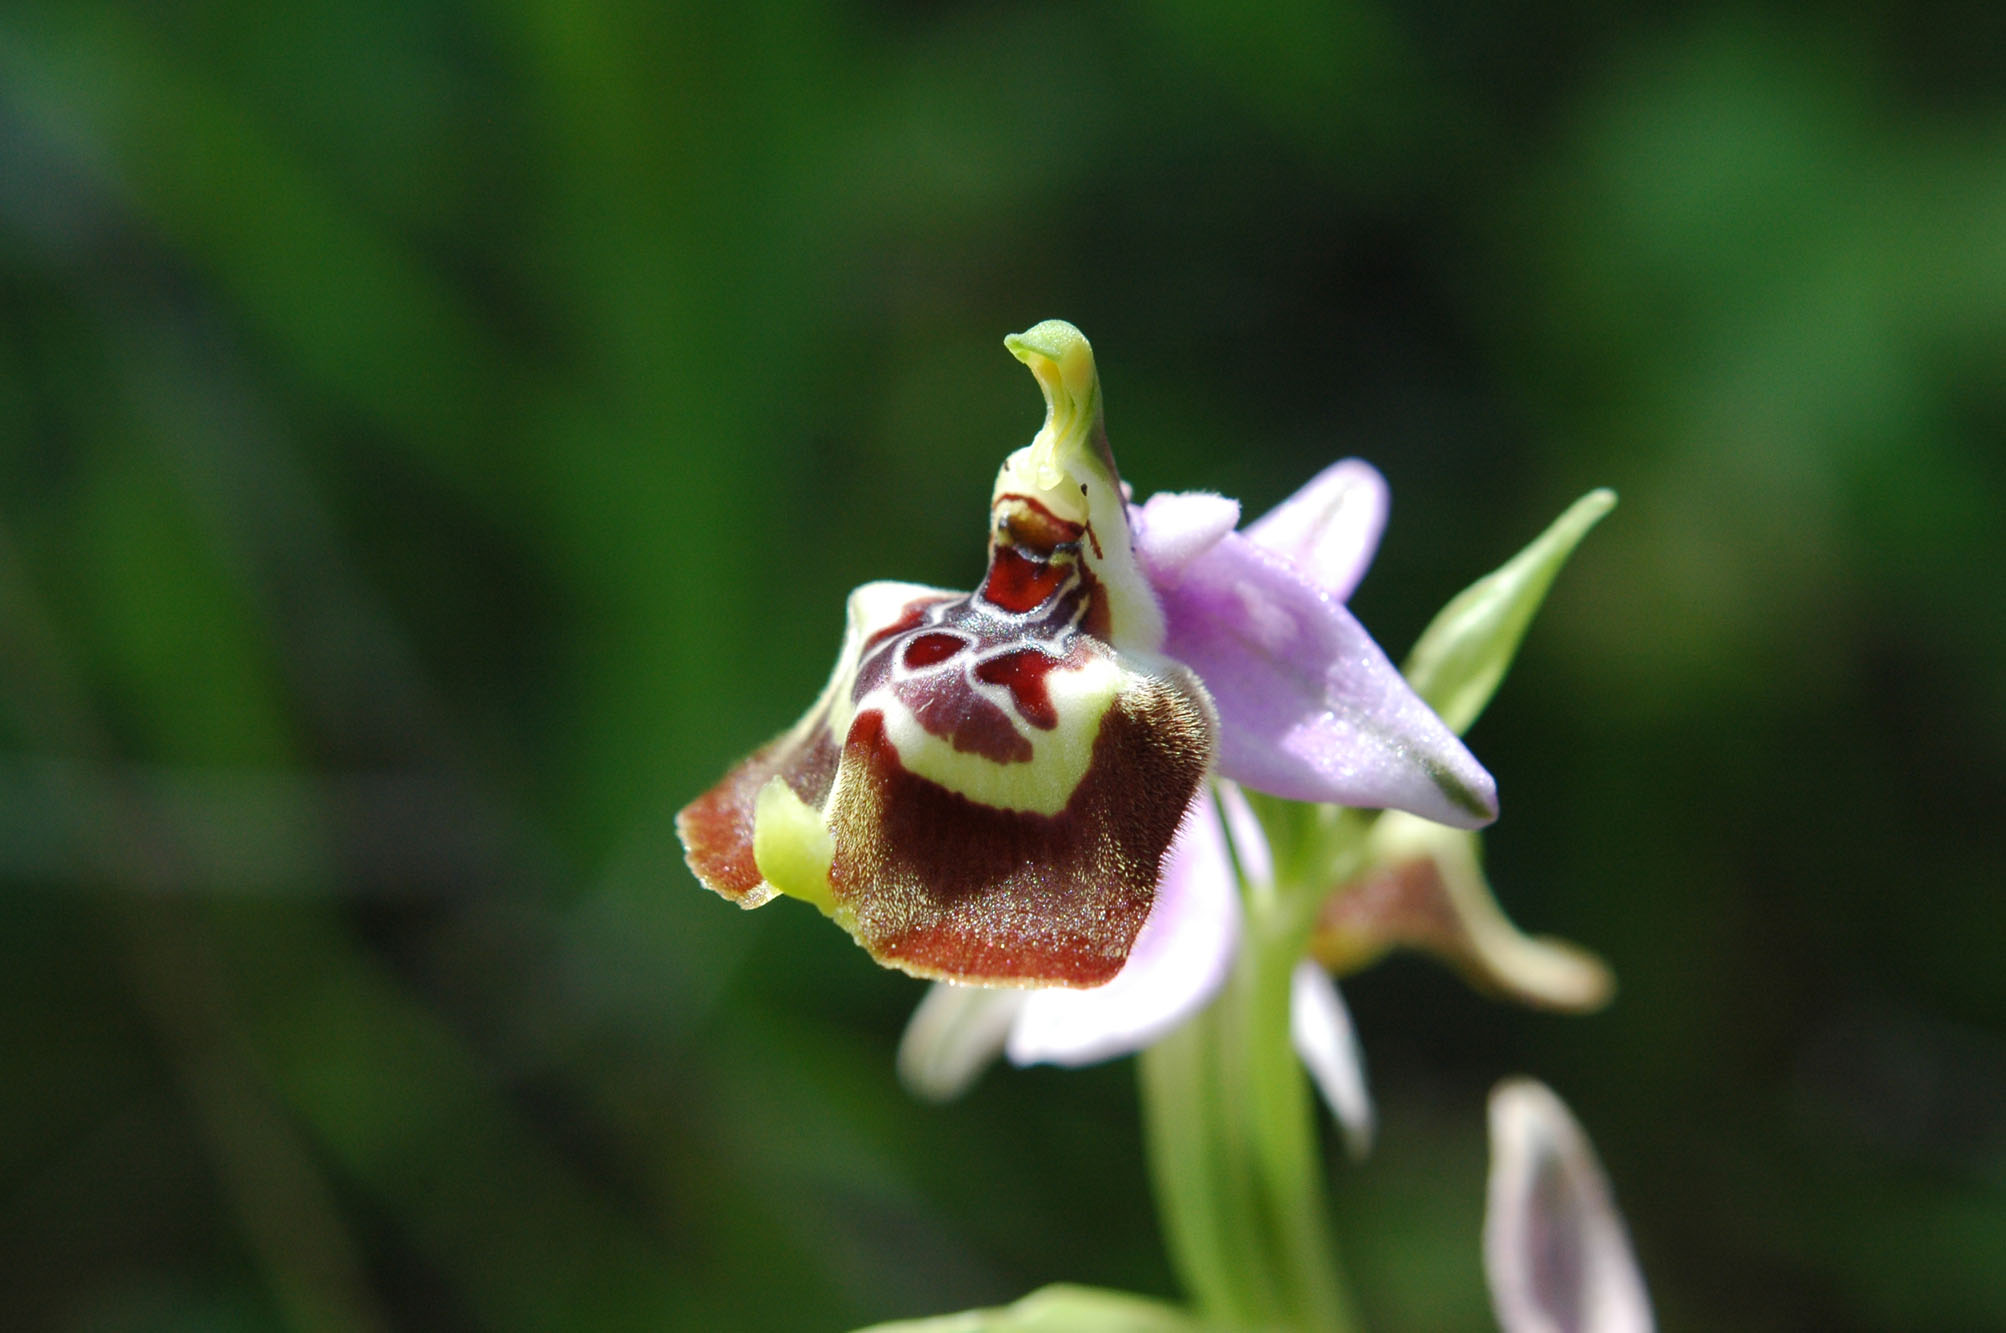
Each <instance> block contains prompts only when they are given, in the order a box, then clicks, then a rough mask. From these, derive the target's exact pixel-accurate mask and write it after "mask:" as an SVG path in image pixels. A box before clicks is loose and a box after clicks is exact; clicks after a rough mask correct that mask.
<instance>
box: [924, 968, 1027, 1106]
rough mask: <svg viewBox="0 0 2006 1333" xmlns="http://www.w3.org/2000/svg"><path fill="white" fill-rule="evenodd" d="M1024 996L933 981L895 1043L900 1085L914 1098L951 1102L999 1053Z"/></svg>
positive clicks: (1017, 991) (965, 1090)
mask: <svg viewBox="0 0 2006 1333" xmlns="http://www.w3.org/2000/svg"><path fill="white" fill-rule="evenodd" d="M1030 994H1031V993H1030V992H1029V991H1022V990H1004V989H991V988H989V987H986V986H957V985H951V984H949V983H947V982H943V981H937V982H935V983H934V984H933V985H931V986H929V987H927V991H926V998H925V999H923V1000H921V1001H920V1002H919V1008H917V1009H915V1010H913V1012H912V1018H911V1019H910V1020H908V1021H907V1023H906V1026H905V1035H904V1036H903V1037H901V1038H899V1054H898V1069H899V1079H900V1080H901V1081H902V1082H903V1083H904V1084H905V1085H906V1087H907V1088H908V1089H909V1090H910V1091H911V1092H912V1093H913V1094H914V1095H915V1096H918V1097H923V1098H925V1099H926V1100H927V1101H931V1102H945V1101H952V1100H953V1099H954V1098H956V1097H959V1096H960V1095H961V1094H962V1093H964V1092H967V1091H968V1089H969V1088H970V1087H972V1086H974V1083H975V1080H976V1079H977V1078H980V1077H981V1075H982V1071H983V1070H985V1069H987V1068H988V1067H989V1066H990V1064H992V1063H993V1062H994V1061H995V1059H996V1057H997V1056H999V1055H1001V1054H1002V1053H1003V1041H1004V1038H1005V1037H1006V1036H1007V1035H1008V1034H1009V1032H1010V1025H1011V1024H1012V1023H1014V1022H1016V1021H1017V1014H1018V1012H1019V1011H1020V1010H1021V1009H1022V1008H1023V1007H1024V1001H1025V1000H1026V999H1028V998H1029V997H1030Z"/></svg>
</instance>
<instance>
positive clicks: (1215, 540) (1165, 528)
mask: <svg viewBox="0 0 2006 1333" xmlns="http://www.w3.org/2000/svg"><path fill="white" fill-rule="evenodd" d="M1239 521H1240V502H1239V501H1238V500H1229V499H1227V498H1226V497H1225V496H1223V495H1213V494H1211V493H1210V492H1208V491H1163V492H1159V493H1158V494H1156V495H1152V496H1150V497H1149V501H1148V503H1146V504H1142V505H1130V506H1129V510H1128V523H1129V533H1130V537H1131V539H1132V540H1133V541H1134V543H1135V551H1136V555H1137V557H1138V558H1139V559H1142V560H1144V561H1146V562H1147V563H1148V565H1149V567H1150V568H1153V569H1155V570H1157V571H1159V572H1160V573H1161V574H1163V575H1164V576H1167V577H1176V576H1178V575H1180V574H1181V573H1182V572H1183V570H1184V567H1185V566H1186V565H1189V564H1190V563H1191V562H1192V561H1193V560H1196V559H1197V558H1198V557H1199V556H1201V555H1203V554H1205V552H1207V551H1209V550H1211V549H1212V548H1213V547H1214V546H1217V545H1218V544H1219V542H1220V540H1221V539H1223V538H1224V537H1225V536H1226V534H1227V533H1229V532H1231V531H1232V530H1233V525H1234V524H1236V523H1238V522H1239Z"/></svg>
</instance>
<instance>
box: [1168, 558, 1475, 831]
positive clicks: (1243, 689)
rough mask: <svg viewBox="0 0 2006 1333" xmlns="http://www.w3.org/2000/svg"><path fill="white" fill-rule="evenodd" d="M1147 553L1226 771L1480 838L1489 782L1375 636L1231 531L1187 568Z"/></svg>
mask: <svg viewBox="0 0 2006 1333" xmlns="http://www.w3.org/2000/svg"><path fill="white" fill-rule="evenodd" d="M1147 536H1148V530H1147V527H1145V529H1144V537H1145V540H1144V541H1142V542H1141V543H1140V544H1139V545H1138V550H1137V554H1138V555H1139V556H1140V557H1141V560H1142V566H1143V570H1144V572H1145V573H1146V574H1147V575H1148V576H1149V579H1150V582H1151V583H1152V584H1153V585H1154V586H1155V588H1156V594H1157V597H1158V598H1159V600H1160V601H1161V602H1162V604H1163V612H1164V619H1165V622H1166V626H1167V629H1168V634H1167V636H1166V638H1165V641H1164V651H1165V652H1166V653H1168V654H1170V655H1171V656H1172V657H1175V658H1177V659H1178V660H1179V661H1181V662H1184V663H1185V664H1186V665H1188V666H1190V667H1192V668H1193V669H1194V670H1196V671H1197V672H1198V674H1199V675H1200V676H1201V677H1202V678H1203V679H1204V682H1205V686H1206V688H1207V689H1208V690H1209V691H1210V692H1211V694H1212V701H1213V703H1214V704H1216V705H1217V706H1218V710H1219V724H1220V725H1219V762H1218V771H1219V772H1220V773H1222V774H1224V775H1225V776H1226V777H1229V778H1232V779H1233V780H1235V781H1236V782H1242V783H1245V784H1246V785H1247V786H1249V787H1253V788H1256V789H1257V790H1260V791H1265V792H1270V793H1272V794H1273V795H1276V796H1280V797H1283V798H1285V799H1287V800H1292V801H1320V802H1328V803H1331V804H1335V805H1355V806H1368V807H1388V808H1392V809H1398V810H1407V811H1410V812H1412V813H1414V814H1417V815H1420V816H1422V817H1423V818H1425V819H1433V820H1437V821H1439V822H1441V823H1444V824H1453V825H1455V826H1457V827H1459V828H1477V827H1480V826H1482V825H1484V824H1487V823H1489V822H1490V821H1491V820H1492V819H1495V818H1496V817H1497V785H1496V783H1495V782H1493V781H1492V779H1491V775H1490V774H1489V773H1487V772H1485V771H1484V769H1483V766H1482V765H1480V764H1479V763H1477V761H1476V759H1475V758H1474V757H1473V756H1472V755H1471V754H1470V752H1469V751H1468V750H1466V749H1465V748H1463V743H1462V742H1461V741H1460V740H1458V739H1456V736H1455V734H1454V733H1453V732H1451V731H1450V730H1449V728H1448V727H1447V726H1445V725H1444V724H1443V722H1442V720H1441V719H1440V718H1439V717H1436V716H1435V714H1434V713H1433V712H1432V711H1431V710H1430V709H1429V707H1428V705H1427V704H1425V703H1423V702H1422V701H1421V698H1420V696H1418V695H1416V694H1415V693H1414V691H1413V690H1412V689H1411V688H1410V687H1409V686H1408V684H1407V682H1406V681H1405V680H1404V679H1402V678H1401V675H1400V673H1399V671H1398V670H1396V669H1395V668H1394V666H1393V663H1392V662H1390V661H1388V660H1387V657H1386V654H1385V653H1384V652H1383V651H1381V650H1380V647H1379V645H1378V644H1376V643H1374V642H1373V641H1372V636H1371V635H1369V634H1367V633H1366V632H1365V628H1364V627H1363V626H1362V625H1360V624H1359V623H1358V621H1357V619H1356V618H1354V617H1353V616H1352V614H1351V613H1350V612H1349V611H1347V610H1345V608H1344V606H1343V605H1342V604H1341V603H1339V602H1338V601H1336V600H1335V599H1333V598H1331V597H1329V596H1327V595H1326V594H1324V593H1322V592H1320V591H1318V589H1317V588H1316V587H1315V586H1313V585H1312V584H1311V583H1310V582H1309V580H1308V579H1307V578H1306V577H1305V576H1304V575H1302V574H1300V573H1298V572H1297V570H1296V569H1295V567H1294V566H1293V565H1291V564H1290V563H1289V562H1288V561H1287V560H1285V559H1283V558H1282V557H1281V556H1278V555H1276V554H1275V553H1274V552H1272V551H1269V550H1268V549H1266V548H1265V547H1263V546H1260V545H1257V544H1256V543H1254V542H1253V541H1250V540H1249V539H1248V538H1247V537H1245V536H1244V535H1242V534H1240V533H1228V534H1227V535H1226V536H1224V537H1222V538H1221V539H1220V540H1219V541H1217V542H1215V543H1213V545H1212V546H1211V547H1210V549H1208V550H1207V551H1206V552H1205V555H1204V558H1203V559H1200V560H1193V561H1190V562H1188V563H1186V564H1185V565H1183V566H1182V567H1181V568H1170V567H1167V566H1164V565H1159V564H1158V563H1157V562H1156V561H1155V559H1154V558H1153V552H1152V546H1151V543H1150V542H1149V541H1148V540H1147Z"/></svg>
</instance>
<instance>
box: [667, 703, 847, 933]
mask: <svg viewBox="0 0 2006 1333" xmlns="http://www.w3.org/2000/svg"><path fill="white" fill-rule="evenodd" d="M837 757H838V751H837V749H836V742H835V738H834V737H832V736H831V735H830V734H829V731H828V728H827V727H819V728H816V729H815V730H814V731H813V733H812V735H811V738H810V739H809V740H808V741H807V742H806V743H805V744H790V743H789V740H788V738H787V737H784V736H783V737H781V738H780V739H779V740H776V741H773V742H772V743H770V744H768V745H765V746H763V747H761V748H760V749H759V750H758V751H756V752H755V753H754V754H753V756H752V757H751V758H750V759H747V760H745V761H744V762H743V763H741V764H739V765H738V766H737V767H736V768H734V769H732V770H731V772H729V773H727V774H725V775H724V777H723V779H722V780H721V781H719V782H718V784H717V785H716V786H715V787H712V788H711V789H710V790H709V791H707V792H705V793H704V794H703V795H701V796H699V797H697V798H696V799H695V800H694V801H691V802H690V803H689V804H688V805H686V806H684V807H683V808H682V809H681V810H680V811H678V812H677V813H676V832H677V834H678V835H680V836H681V838H682V840H683V850H684V857H683V859H684V860H685V861H686V862H688V864H689V868H690V870H691V871H692V872H693V873H694V874H695V875H696V877H697V878H698V879H699V880H701V881H702V882H703V885H704V887H705V888H707V889H710V890H711V891H712V892H714V893H717V894H721V895H722V896H724V897H726V898H729V899H731V900H732V901H733V902H735V903H737V904H739V905H740V906H742V907H757V906H759V905H760V904H761V903H763V902H766V901H767V900H768V899H770V898H771V897H772V896H773V895H772V891H771V890H767V891H765V892H761V891H760V885H761V884H762V883H763V882H764V876H762V875H761V874H760V873H759V866H758V864H757V863H756V862H755V861H754V860H753V856H752V826H753V814H754V810H755V807H756V806H757V804H758V801H759V792H760V789H761V788H762V787H764V786H765V785H766V784H767V782H769V781H770V780H771V779H773V778H774V777H776V776H778V777H780V778H782V779H784V780H785V781H786V783H787V785H788V786H789V787H791V788H793V789H794V794H795V795H796V796H799V797H800V798H801V799H802V800H803V801H805V802H807V803H808V804H809V805H810V806H813V807H814V808H816V809H820V808H821V806H822V804H823V802H825V801H827V800H828V799H829V788H830V787H831V786H832V785H834V783H835V780H836V759H837Z"/></svg>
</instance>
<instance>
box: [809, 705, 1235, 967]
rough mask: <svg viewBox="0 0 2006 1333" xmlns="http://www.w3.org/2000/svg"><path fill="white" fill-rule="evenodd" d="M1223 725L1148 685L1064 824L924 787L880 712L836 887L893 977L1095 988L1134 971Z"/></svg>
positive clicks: (843, 810) (841, 847)
mask: <svg viewBox="0 0 2006 1333" xmlns="http://www.w3.org/2000/svg"><path fill="white" fill-rule="evenodd" d="M1212 743H1213V736H1212V727H1211V722H1210V719H1209V718H1208V717H1207V716H1206V714H1205V711H1204V709H1203V706H1202V705H1201V704H1199V703H1198V702H1197V699H1196V697H1195V696H1194V695H1191V694H1188V693H1186V692H1185V690H1184V689H1183V688H1182V687H1181V686H1179V685H1174V684H1171V683H1169V682H1148V683H1142V682H1138V684H1137V688H1136V689H1134V690H1133V691H1132V692H1128V693H1125V694H1124V695H1123V696H1122V697H1121V699H1119V700H1118V701H1117V703H1116V705H1115V707H1114V708H1112V709H1111V710H1109V712H1108V714H1107V716H1106V717H1105V718H1104V719H1103V720H1102V722H1101V725H1100V730H1099V733H1098V735H1097V736H1096V737H1095V740H1094V750H1093V760H1092V762H1091V763H1090V764H1089V765H1088V768H1087V775H1086V777H1085V778H1084V779H1083V780H1082V781H1081V783H1080V786H1079V788H1078V789H1077V790H1076V791H1075V792H1074V793H1073V797H1072V799H1071V800H1070V801H1068V802H1067V804H1066V807H1065V809H1063V810H1061V811H1060V812H1059V813H1057V814H1055V815H1036V814H1027V813H1024V812H1021V811H1010V810H999V809H996V808H995V807H993V806H987V805H981V804H979V803H977V802H974V801H971V800H969V799H968V798H967V797H965V796H962V795H961V794H959V793H958V792H953V791H950V790H948V789H947V788H945V787H942V786H940V785H938V784H937V783H933V782H929V781H927V780H926V779H924V778H921V777H918V776H916V775H915V774H913V773H911V772H909V771H908V770H907V769H906V768H905V766H904V765H903V764H901V763H900V762H899V758H898V752H897V751H896V750H895V749H894V748H893V747H892V745H891V743H890V741H889V740H888V739H887V737H886V736H885V731H884V722H883V719H882V718H881V717H879V716H878V715H877V714H876V713H875V712H872V711H866V712H864V713H860V714H858V715H857V718H856V721H855V722H854V723H852V724H851V727H850V734H849V736H848V738H847V741H846V744H845V746H844V751H843V767H844V772H845V773H846V774H853V775H854V776H853V778H846V779H845V781H844V783H843V786H842V790H841V792H840V793H839V794H838V799H837V800H836V801H835V802H834V803H833V804H832V805H831V806H830V808H829V816H830V827H831V828H832V829H833V830H834V831H835V834H836V858H835V861H834V863H833V864H832V866H831V867H830V885H831V887H832V888H833V889H834V890H835V894H836V898H837V901H838V902H840V903H842V904H843V905H844V906H845V907H847V908H849V909H850V910H851V911H852V912H853V913H854V914H855V921H856V924H855V926H854V928H853V931H854V933H855V935H856V936H857V940H858V942H859V943H861V944H862V945H863V946H864V947H865V948H866V949H869V950H870V952H871V955H872V956H873V957H875V958H876V959H877V960H878V961H879V962H881V963H887V964H890V965H891V966H894V967H899V968H903V969H905V970H906V971H909V972H913V973H915V974H917V975H920V976H928V977H945V978H953V979H955V980H959V981H967V982H978V983H979V982H990V983H995V982H1011V981H1016V982H1031V983H1044V984H1047V985H1062V986H1093V985H1098V984H1100V983H1101V982H1104V981H1106V980H1107V979H1108V978H1110V977H1112V976H1113V975H1114V974H1115V973H1116V972H1118V971H1120V970H1121V965H1122V962H1123V960H1124V959H1126V958H1127V956H1128V951H1129V949H1130V947H1131V946H1132V945H1133V944H1134V941H1135V935H1136V932H1137V931H1138V930H1140V929H1141V927H1142V922H1143V919H1144V917H1146V916H1147V915H1148V912H1149V905H1150V902H1151V900H1152V899H1153V898H1154V896H1155V893H1156V879H1157V875H1158V873H1159V871H1160V869H1161V865H1162V859H1163V854H1164V851H1165V849H1166V848H1167V847H1168V846H1169V844H1170V839H1171V837H1172V835H1173V834H1175V833H1176V831H1177V826H1178V823H1179V821H1180V820H1181V819H1182V817H1183V815H1184V810H1185V807H1186V806H1187V805H1188V804H1189V803H1190V800H1191V796H1192V793H1193V792H1194V791H1195V790H1196V789H1197V787H1198V784H1199V782H1200V781H1201V780H1202V779H1203V777H1204V775H1205V767H1206V762H1207V760H1208V758H1209V756H1210V754H1211V750H1212Z"/></svg>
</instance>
